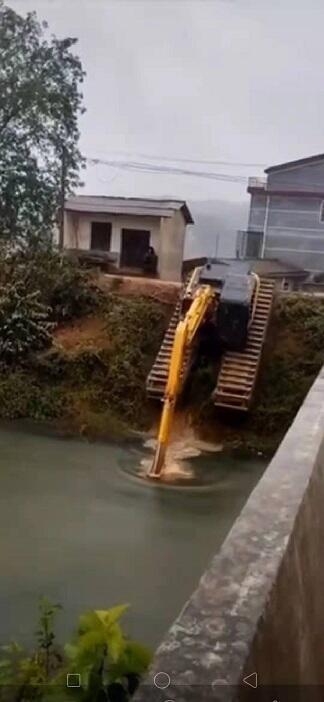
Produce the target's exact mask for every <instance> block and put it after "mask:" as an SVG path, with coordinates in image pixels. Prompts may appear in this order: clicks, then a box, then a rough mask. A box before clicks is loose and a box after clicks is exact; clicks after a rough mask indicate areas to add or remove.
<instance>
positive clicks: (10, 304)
mask: <svg viewBox="0 0 324 702" xmlns="http://www.w3.org/2000/svg"><path fill="white" fill-rule="evenodd" d="M52 326H53V325H52V324H51V323H50V322H49V321H48V309H47V307H46V306H45V305H43V304H42V302H41V300H40V293H39V292H26V290H25V287H24V285H23V284H22V283H12V284H8V285H6V287H4V286H3V287H1V288H0V358H1V359H2V360H3V361H5V362H7V363H14V362H16V361H18V360H19V359H21V358H22V357H24V356H26V355H28V354H30V353H31V352H33V351H40V350H41V349H43V348H45V347H46V346H49V345H50V344H51V330H52Z"/></svg>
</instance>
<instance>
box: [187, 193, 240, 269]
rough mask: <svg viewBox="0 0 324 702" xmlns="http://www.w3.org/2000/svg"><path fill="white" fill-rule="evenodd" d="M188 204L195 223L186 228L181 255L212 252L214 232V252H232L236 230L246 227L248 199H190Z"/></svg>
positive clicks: (222, 254) (218, 253)
mask: <svg viewBox="0 0 324 702" xmlns="http://www.w3.org/2000/svg"><path fill="white" fill-rule="evenodd" d="M188 204H189V207H190V210H191V213H192V215H193V218H194V220H195V224H194V225H192V226H189V227H188V229H187V241H186V248H185V258H190V257H194V256H214V255H215V253H216V252H215V247H216V238H217V235H219V243H218V250H217V255H218V256H224V257H233V256H235V243H236V233H237V230H238V229H245V227H246V224H247V218H248V211H249V201H248V200H246V202H245V201H241V202H230V201H228V200H191V201H190V202H189V203H188Z"/></svg>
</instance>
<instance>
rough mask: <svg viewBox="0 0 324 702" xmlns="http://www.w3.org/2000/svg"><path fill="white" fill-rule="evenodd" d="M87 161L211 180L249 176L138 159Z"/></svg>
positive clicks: (242, 179)
mask: <svg viewBox="0 0 324 702" xmlns="http://www.w3.org/2000/svg"><path fill="white" fill-rule="evenodd" d="M86 161H87V162H88V163H89V164H90V165H104V166H109V167H111V168H120V169H122V170H128V171H135V172H142V173H157V174H160V175H161V174H168V175H186V176H195V177H197V178H207V179H211V180H220V181H225V182H228V183H246V181H247V177H246V176H244V175H230V174H228V173H215V172H212V171H197V170H190V169H188V168H177V167H175V166H162V165H154V164H151V163H141V162H138V161H113V160H110V159H109V160H108V159H100V158H90V157H87V158H86Z"/></svg>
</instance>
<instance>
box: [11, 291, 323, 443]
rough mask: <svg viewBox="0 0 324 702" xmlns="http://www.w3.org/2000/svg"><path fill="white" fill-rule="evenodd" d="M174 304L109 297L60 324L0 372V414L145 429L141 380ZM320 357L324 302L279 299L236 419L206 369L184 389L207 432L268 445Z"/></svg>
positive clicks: (147, 410)
mask: <svg viewBox="0 0 324 702" xmlns="http://www.w3.org/2000/svg"><path fill="white" fill-rule="evenodd" d="M171 309H172V307H171V306H170V305H168V304H166V303H161V302H158V301H156V300H150V299H147V298H144V297H136V296H133V297H125V296H120V295H117V294H107V295H106V298H105V300H104V302H103V303H102V304H101V307H100V308H99V309H98V311H97V313H96V315H95V316H93V317H91V318H85V319H81V320H79V321H78V322H74V323H73V324H70V325H69V326H67V327H61V328H59V329H58V330H57V333H56V341H55V344H54V346H53V348H52V349H50V350H49V351H47V352H46V353H44V354H42V355H40V356H38V357H37V358H36V359H34V361H33V362H32V363H31V362H29V364H28V367H21V368H19V369H18V370H15V371H12V372H8V370H7V371H6V372H2V373H1V372H0V416H1V417H3V418H19V417H28V418H31V419H35V420H37V421H50V422H52V423H53V422H54V423H55V425H56V426H58V427H60V428H61V429H62V430H64V431H67V432H74V433H85V434H87V435H89V436H93V437H96V436H112V435H117V436H118V435H120V432H123V431H124V430H125V428H126V429H127V430H128V429H129V428H135V429H147V428H149V427H150V425H151V424H152V420H153V417H154V412H157V410H158V408H155V409H154V408H153V406H152V404H151V403H149V402H148V401H147V399H146V396H145V378H146V375H147V373H148V371H149V369H150V367H151V364H152V361H153V359H154V357H155V354H156V352H157V350H158V348H159V345H160V342H161V339H162V337H163V332H164V330H165V328H166V325H167V320H168V318H169V315H170V313H171ZM323 362H324V300H321V299H318V298H312V297H299V296H297V295H295V296H294V295H291V296H289V297H282V298H280V299H279V300H278V301H277V303H276V305H275V309H274V313H273V318H272V322H271V326H270V330H269V334H268V339H267V344H266V348H265V353H264V358H263V364H262V369H261V374H260V380H259V384H258V390H257V395H256V400H255V403H254V407H253V409H252V411H251V413H250V414H249V415H248V416H247V417H245V418H244V419H243V420H239V419H238V417H237V415H235V416H232V417H231V416H229V415H226V416H223V417H221V416H220V415H219V413H216V410H215V408H214V407H213V405H212V403H211V402H210V400H209V396H210V392H211V390H212V388H213V386H214V378H213V372H212V369H211V368H210V367H208V366H205V367H203V368H200V369H198V370H197V372H196V374H195V377H194V379H193V382H192V384H191V388H190V390H189V392H188V393H187V408H188V407H189V411H190V413H191V415H192V419H193V422H194V423H195V424H196V425H198V426H199V427H200V430H201V432H202V433H203V434H204V435H205V436H206V437H208V438H211V439H214V440H221V441H224V442H225V443H229V444H231V445H232V446H233V445H234V446H246V447H248V448H249V449H251V448H252V449H255V450H267V451H272V450H273V449H274V448H276V446H277V444H278V443H279V441H280V439H281V438H282V436H283V434H284V433H285V431H286V430H287V428H288V426H289V424H290V423H291V421H292V419H293V417H294V415H295V414H296V412H297V410H298V407H299V406H300V404H301V402H302V400H303V398H304V396H305V394H306V392H307V391H308V389H309V387H310V385H311V384H312V382H313V380H314V378H315V376H316V374H317V373H318V371H319V369H320V367H321V365H322V363H323Z"/></svg>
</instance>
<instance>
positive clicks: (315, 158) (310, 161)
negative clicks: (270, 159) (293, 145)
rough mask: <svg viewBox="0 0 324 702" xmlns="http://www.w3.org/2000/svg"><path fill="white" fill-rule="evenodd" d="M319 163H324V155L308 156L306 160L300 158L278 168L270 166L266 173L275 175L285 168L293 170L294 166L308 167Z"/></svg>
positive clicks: (280, 164) (279, 164)
mask: <svg viewBox="0 0 324 702" xmlns="http://www.w3.org/2000/svg"><path fill="white" fill-rule="evenodd" d="M318 161H324V154H315V156H307V157H306V158H299V159H298V160H297V161H287V162H286V163H278V165H277V166H269V168H265V171H264V172H265V173H274V172H275V171H281V170H284V169H285V168H292V167H293V166H307V165H311V164H313V163H317V162H318Z"/></svg>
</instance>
